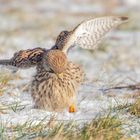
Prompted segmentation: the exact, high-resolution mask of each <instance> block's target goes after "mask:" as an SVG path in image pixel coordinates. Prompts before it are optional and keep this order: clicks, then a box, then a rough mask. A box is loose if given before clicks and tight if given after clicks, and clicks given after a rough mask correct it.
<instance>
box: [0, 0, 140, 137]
mask: <svg viewBox="0 0 140 140" xmlns="http://www.w3.org/2000/svg"><path fill="white" fill-rule="evenodd" d="M110 15H117V16H128V17H129V18H130V20H129V22H128V23H125V24H123V25H121V26H119V27H117V28H116V29H115V30H113V31H112V32H110V33H109V34H108V35H107V36H106V38H105V39H104V40H103V41H102V43H101V44H100V45H99V48H98V49H96V50H95V51H88V50H82V49H80V48H74V49H73V50H71V52H70V53H69V59H70V60H72V61H74V62H76V63H79V64H81V65H82V66H83V67H84V69H85V72H86V77H87V81H86V82H87V83H86V84H85V85H83V86H82V87H81V89H80V91H79V94H78V107H79V111H78V113H76V114H75V116H74V118H76V119H78V118H80V119H88V118H89V117H91V118H93V116H96V115H97V114H98V113H100V112H101V111H102V110H103V108H108V107H109V108H110V103H112V105H114V104H115V105H116V98H117V97H120V95H121V97H120V98H118V99H117V103H121V101H122V103H124V100H125V99H126V98H127V97H128V96H127V94H128V93H130V91H126V90H121V91H120V90H119V91H116V90H113V91H109V92H108V93H107V94H108V95H107V94H103V93H104V92H103V90H102V89H104V88H110V87H113V86H123V85H130V84H137V83H140V41H139V38H140V1H139V0H69V1H68V0H0V59H5V58H10V57H12V56H13V54H14V53H15V52H16V51H18V50H22V49H30V48H36V47H42V48H51V47H52V46H53V45H54V43H55V39H56V37H57V35H58V34H59V33H60V32H61V31H62V30H71V29H73V28H74V27H75V26H77V25H78V24H79V23H80V22H81V21H83V20H86V19H90V18H94V17H99V16H110ZM5 73H6V74H5ZM7 73H8V72H7V71H5V69H4V70H3V68H1V69H0V80H1V82H0V89H1V90H0V103H1V104H3V105H7V104H8V105H9V104H12V103H17V102H18V103H20V104H21V105H28V106H27V108H26V107H24V109H22V110H20V111H17V112H13V111H11V110H10V111H9V110H6V111H7V112H6V111H5V110H4V111H5V112H6V113H5V112H4V113H3V115H0V120H2V121H3V120H10V121H9V122H10V124H11V122H12V123H14V122H16V123H19V120H20V121H25V120H28V119H31V118H33V120H38V119H39V118H40V117H42V116H43V114H41V113H38V112H39V110H36V112H35V110H34V109H32V107H33V104H32V102H31V101H32V99H31V97H30V94H29V93H30V92H29V91H28V86H29V82H30V81H31V80H32V75H34V73H33V69H29V70H20V71H18V72H17V73H15V74H13V73H8V76H7ZM5 75H6V76H5ZM2 77H3V79H2ZM5 79H6V80H5ZM2 81H3V82H2ZM122 93H124V94H122ZM131 94H133V92H131ZM139 94H140V93H138V95H139ZM126 100H127V101H130V102H131V101H132V98H131V97H130V98H129V99H128V98H127V99H126ZM46 112H47V111H45V113H46ZM0 113H1V112H0ZM76 115H77V116H76ZM62 117H63V115H62V116H61V118H62ZM66 118H68V119H69V117H68V116H66ZM121 118H125V119H126V118H127V119H128V122H129V121H130V122H131V123H130V122H129V123H126V124H131V125H133V126H134V129H133V130H135V131H136V132H134V131H133V132H134V133H136V134H138V135H139V132H140V131H139V123H138V121H139V120H138V119H136V121H135V122H134V119H130V116H129V115H127V114H126V113H124V114H123V117H122V116H121ZM6 124H7V123H6ZM135 127H137V128H138V129H135ZM127 128H130V126H128V127H127ZM130 129H131V128H130ZM126 132H127V133H129V131H128V130H126ZM130 134H132V133H131V131H130Z"/></svg>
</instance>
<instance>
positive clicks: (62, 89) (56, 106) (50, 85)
mask: <svg viewBox="0 0 140 140" xmlns="http://www.w3.org/2000/svg"><path fill="white" fill-rule="evenodd" d="M51 52H53V56H52V57H53V59H55V58H54V57H56V58H57V60H58V61H57V62H55V64H56V65H59V64H60V63H59V62H60V61H61V60H62V61H63V57H64V58H65V55H64V54H63V53H62V52H61V51H57V50H52V51H50V53H51ZM45 59H46V58H45ZM47 59H48V57H47ZM47 59H46V61H47ZM49 59H51V58H50V57H49ZM64 61H66V63H67V66H66V69H65V68H64V69H63V71H61V72H60V71H56V70H54V69H48V67H46V68H47V69H45V67H44V65H46V63H45V62H42V63H43V64H42V63H41V64H39V65H38V66H37V73H36V75H35V77H34V80H33V82H32V86H31V93H32V97H33V100H34V101H35V107H36V108H39V109H46V110H49V111H63V110H64V109H66V108H69V106H71V105H75V106H76V93H77V90H78V88H79V86H80V84H81V83H82V81H83V79H84V72H83V70H82V68H81V67H80V66H79V65H77V64H73V63H72V62H68V61H67V59H65V60H64ZM44 63H45V64H44ZM63 63H64V62H63ZM64 67H65V66H64ZM53 68H54V67H53ZM54 71H55V72H54ZM57 72H58V73H57ZM59 74H60V75H59Z"/></svg>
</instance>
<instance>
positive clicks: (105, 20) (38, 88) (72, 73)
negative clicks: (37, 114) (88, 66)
mask: <svg viewBox="0 0 140 140" xmlns="http://www.w3.org/2000/svg"><path fill="white" fill-rule="evenodd" d="M127 20H128V18H127V17H116V16H108V17H99V18H94V19H90V20H86V21H83V22H82V23H80V24H79V25H78V26H76V27H75V28H74V29H73V30H71V31H62V32H61V33H60V34H59V35H58V37H57V39H56V42H55V45H54V46H53V47H52V48H51V49H48V50H47V49H45V48H34V49H28V50H21V51H19V52H16V53H15V54H14V56H13V57H12V58H11V59H8V60H0V64H1V65H7V66H13V67H16V68H29V67H33V66H36V69H37V72H36V75H35V77H34V80H33V81H32V84H31V95H32V97H33V100H34V102H35V107H36V108H39V109H46V110H49V111H63V110H64V109H66V108H69V112H75V111H76V92H77V90H78V88H79V86H80V85H81V83H82V81H83V79H84V71H83V70H82V68H81V67H80V66H79V65H77V64H74V63H73V62H70V61H69V60H68V59H67V53H68V51H69V49H70V48H71V47H75V46H79V47H81V48H83V49H95V48H96V47H97V46H98V44H99V43H100V42H101V40H102V38H103V37H104V36H105V35H106V34H107V33H108V32H109V31H110V30H111V29H113V28H115V27H117V26H118V25H120V24H122V23H125V22H126V21H127Z"/></svg>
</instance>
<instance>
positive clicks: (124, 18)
mask: <svg viewBox="0 0 140 140" xmlns="http://www.w3.org/2000/svg"><path fill="white" fill-rule="evenodd" d="M120 19H121V20H122V21H128V19H129V18H128V17H120Z"/></svg>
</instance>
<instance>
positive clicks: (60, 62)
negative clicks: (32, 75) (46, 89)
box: [43, 50, 68, 74]
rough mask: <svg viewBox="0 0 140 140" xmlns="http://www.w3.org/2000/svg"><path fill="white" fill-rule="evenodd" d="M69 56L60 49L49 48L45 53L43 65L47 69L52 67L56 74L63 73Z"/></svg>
mask: <svg viewBox="0 0 140 140" xmlns="http://www.w3.org/2000/svg"><path fill="white" fill-rule="evenodd" d="M67 64H68V61H67V57H66V55H65V54H64V53H63V52H62V51H60V50H49V51H48V52H46V53H45V54H44V58H43V66H44V68H45V69H46V70H48V69H50V70H51V71H53V72H54V73H55V74H61V73H63V72H64V71H65V70H66V68H67Z"/></svg>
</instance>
